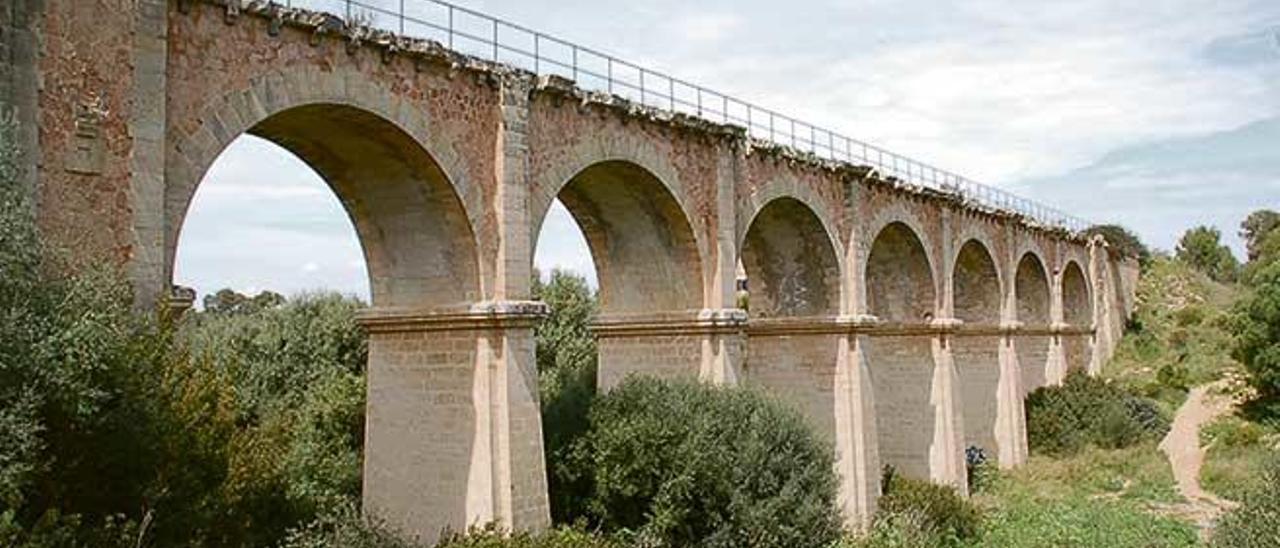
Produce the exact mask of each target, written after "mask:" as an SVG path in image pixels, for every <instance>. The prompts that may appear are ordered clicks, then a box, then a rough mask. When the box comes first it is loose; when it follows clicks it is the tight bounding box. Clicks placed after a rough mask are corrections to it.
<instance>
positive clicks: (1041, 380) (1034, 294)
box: [1014, 253, 1052, 394]
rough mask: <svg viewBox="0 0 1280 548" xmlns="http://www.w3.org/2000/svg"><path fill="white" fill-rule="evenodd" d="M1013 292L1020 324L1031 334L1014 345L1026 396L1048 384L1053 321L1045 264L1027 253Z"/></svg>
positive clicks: (1022, 261)
mask: <svg viewBox="0 0 1280 548" xmlns="http://www.w3.org/2000/svg"><path fill="white" fill-rule="evenodd" d="M1014 292H1015V294H1016V297H1017V313H1018V321H1019V322H1021V323H1022V326H1023V328H1024V329H1026V330H1027V331H1028V332H1027V333H1023V334H1019V335H1018V337H1017V338H1016V341H1015V342H1014V346H1015V347H1016V349H1017V352H1016V353H1017V355H1018V367H1019V369H1020V370H1021V372H1022V389H1023V392H1024V394H1025V393H1028V392H1031V391H1032V390H1035V389H1037V388H1039V387H1041V386H1044V384H1045V381H1046V367H1047V366H1048V362H1049V342H1050V338H1049V335H1047V334H1046V332H1047V329H1048V328H1049V324H1050V322H1051V321H1052V320H1051V319H1050V316H1049V306H1050V297H1049V276H1048V273H1047V272H1046V271H1045V268H1044V263H1042V262H1040V258H1039V257H1037V256H1036V255H1035V254H1034V253H1027V254H1025V255H1023V256H1022V259H1021V260H1020V261H1018V270H1017V273H1016V274H1015V278H1014Z"/></svg>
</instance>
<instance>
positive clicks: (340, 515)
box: [280, 504, 426, 548]
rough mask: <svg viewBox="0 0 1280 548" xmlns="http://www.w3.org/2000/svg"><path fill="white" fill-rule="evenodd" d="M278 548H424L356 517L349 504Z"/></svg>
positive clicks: (296, 532) (298, 531) (332, 510)
mask: <svg viewBox="0 0 1280 548" xmlns="http://www.w3.org/2000/svg"><path fill="white" fill-rule="evenodd" d="M280 546H281V548H331V547H336V546H341V547H343V548H426V547H425V546H424V545H421V544H417V543H414V542H410V541H408V540H406V539H404V538H401V537H400V536H399V535H398V534H396V533H395V532H394V531H392V530H390V529H388V528H387V527H386V526H385V525H383V524H382V523H381V522H377V521H368V520H366V519H364V518H363V517H361V516H360V510H359V509H357V508H356V507H355V505H353V504H338V505H335V506H334V507H332V508H329V509H327V510H326V511H325V512H323V513H322V514H320V515H319V516H318V517H317V518H316V519H315V520H314V521H312V522H311V523H309V524H307V525H306V526H304V527H300V528H297V529H294V530H291V531H290V532H289V535H288V537H286V538H285V540H284V542H283V543H282V544H281V545H280Z"/></svg>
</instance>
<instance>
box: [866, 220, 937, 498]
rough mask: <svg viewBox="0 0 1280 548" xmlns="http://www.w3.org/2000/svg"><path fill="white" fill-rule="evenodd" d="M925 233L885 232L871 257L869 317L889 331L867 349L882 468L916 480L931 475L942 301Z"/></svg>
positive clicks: (896, 228) (894, 227)
mask: <svg viewBox="0 0 1280 548" xmlns="http://www.w3.org/2000/svg"><path fill="white" fill-rule="evenodd" d="M917 234H919V233H918V232H916V231H915V230H913V229H912V228H911V227H910V226H908V225H907V224H906V223H903V222H891V223H889V224H887V225H885V226H884V228H883V229H881V230H880V232H879V233H878V234H877V235H876V237H875V239H874V240H873V241H872V244H871V248H870V251H869V252H868V253H867V260H866V265H865V272H866V274H865V276H864V285H865V287H866V294H867V311H868V313H869V314H871V315H874V316H876V317H878V318H879V319H880V320H881V321H882V322H884V323H885V324H886V327H887V329H886V330H883V331H878V332H874V333H873V334H872V336H871V337H870V338H869V341H868V344H867V352H866V354H867V360H868V363H869V371H870V377H871V384H872V391H873V392H874V393H875V397H874V403H875V415H876V432H877V445H878V447H879V456H880V462H882V463H884V464H887V465H890V466H893V467H894V468H895V469H897V470H898V471H900V472H902V473H904V474H907V475H909V476H912V477H917V478H922V479H930V478H931V476H932V465H931V451H932V450H933V447H932V446H933V442H934V431H935V427H936V424H935V423H936V420H937V419H936V414H935V412H934V405H933V401H932V397H933V390H934V387H933V384H934V382H935V380H936V379H935V377H936V376H935V375H934V359H933V335H932V333H931V332H929V331H928V330H927V329H926V330H921V328H922V324H930V323H931V322H932V320H933V319H934V313H935V310H936V308H937V294H936V291H935V287H936V285H935V283H934V280H933V276H932V273H933V269H932V264H933V263H932V262H931V261H930V256H929V254H928V252H927V251H926V249H925V246H924V244H923V243H922V241H921V239H920V237H919V236H918V235H917Z"/></svg>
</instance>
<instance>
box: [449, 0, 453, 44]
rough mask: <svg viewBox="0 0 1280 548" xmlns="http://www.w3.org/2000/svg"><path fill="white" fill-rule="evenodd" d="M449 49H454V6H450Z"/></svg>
mask: <svg viewBox="0 0 1280 548" xmlns="http://www.w3.org/2000/svg"><path fill="white" fill-rule="evenodd" d="M449 49H453V5H449Z"/></svg>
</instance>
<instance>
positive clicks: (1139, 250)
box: [1084, 224, 1151, 265]
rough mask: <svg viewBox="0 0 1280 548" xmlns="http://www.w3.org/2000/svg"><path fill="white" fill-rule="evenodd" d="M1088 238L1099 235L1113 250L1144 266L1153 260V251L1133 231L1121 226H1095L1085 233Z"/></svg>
mask: <svg viewBox="0 0 1280 548" xmlns="http://www.w3.org/2000/svg"><path fill="white" fill-rule="evenodd" d="M1084 233H1085V235H1087V236H1094V235H1099V236H1102V237H1103V239H1105V240H1106V241H1107V244H1108V245H1110V246H1111V248H1112V249H1114V250H1116V251H1118V252H1119V253H1120V254H1121V255H1125V256H1128V257H1133V258H1136V259H1138V262H1139V263H1140V264H1142V265H1146V264H1147V262H1148V261H1150V260H1151V250H1150V249H1148V248H1147V246H1146V244H1144V243H1142V240H1141V239H1140V238H1138V235H1137V234H1134V233H1133V231H1131V230H1129V229H1127V228H1125V227H1123V226H1120V225H1114V224H1113V225H1094V226H1091V227H1089V229H1088V230H1085V231H1084Z"/></svg>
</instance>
